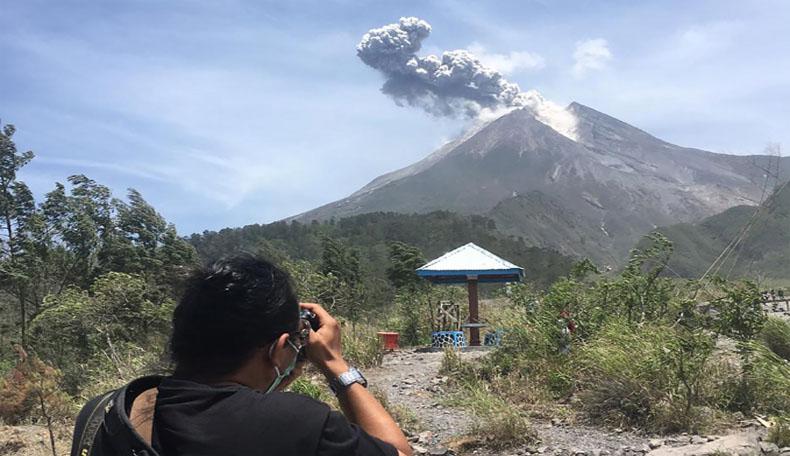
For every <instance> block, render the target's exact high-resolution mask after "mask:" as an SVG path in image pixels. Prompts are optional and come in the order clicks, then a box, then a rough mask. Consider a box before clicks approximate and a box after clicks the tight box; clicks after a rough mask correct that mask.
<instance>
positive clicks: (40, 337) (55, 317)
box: [30, 272, 173, 394]
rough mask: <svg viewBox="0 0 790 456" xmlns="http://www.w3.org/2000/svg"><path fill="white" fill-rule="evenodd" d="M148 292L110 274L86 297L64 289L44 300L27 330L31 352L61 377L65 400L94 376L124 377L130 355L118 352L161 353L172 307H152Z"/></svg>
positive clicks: (140, 283)
mask: <svg viewBox="0 0 790 456" xmlns="http://www.w3.org/2000/svg"><path fill="white" fill-rule="evenodd" d="M150 292H151V289H150V288H149V285H148V284H147V283H146V282H145V281H144V280H143V279H142V278H140V277H137V276H133V275H129V274H121V273H115V272H111V273H108V274H105V275H103V276H101V277H99V278H97V279H96V280H95V281H94V283H93V285H92V286H91V289H90V291H89V292H86V291H81V290H78V289H76V288H69V289H66V290H64V291H63V292H62V293H60V294H58V295H50V296H48V297H47V298H45V299H44V307H45V308H44V310H43V311H42V312H41V313H40V314H39V315H38V316H36V318H35V319H33V321H32V322H31V324H30V341H31V346H32V347H33V348H34V349H35V350H36V353H37V354H38V355H40V356H41V358H42V359H43V360H45V361H47V362H50V363H52V364H53V366H55V367H56V368H58V369H59V370H61V371H62V372H63V384H64V386H65V388H66V390H67V391H68V392H70V393H71V394H76V393H77V392H78V391H79V390H80V389H81V388H82V387H83V386H85V385H89V384H90V383H91V377H92V376H93V375H94V372H99V373H100V374H101V371H103V370H110V371H113V372H115V371H117V372H118V373H119V375H120V376H121V377H125V374H124V371H125V370H126V368H125V361H124V358H126V357H127V356H133V355H128V354H126V353H124V352H125V351H126V350H131V351H142V352H145V351H150V350H149V349H150V348H151V347H157V346H160V347H161V346H162V342H163V339H164V337H166V336H165V335H166V334H167V332H168V329H169V327H170V315H171V314H172V310H173V303H172V302H171V301H166V302H165V303H163V304H157V303H154V302H152V301H151V300H150V299H149V294H150ZM154 351H155V350H154ZM116 387H117V385H116Z"/></svg>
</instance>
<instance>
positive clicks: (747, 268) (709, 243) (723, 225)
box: [658, 186, 790, 279]
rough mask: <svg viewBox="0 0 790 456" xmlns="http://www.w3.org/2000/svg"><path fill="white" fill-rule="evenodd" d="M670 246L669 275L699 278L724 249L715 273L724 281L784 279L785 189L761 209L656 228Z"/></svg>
mask: <svg viewBox="0 0 790 456" xmlns="http://www.w3.org/2000/svg"><path fill="white" fill-rule="evenodd" d="M658 231H659V232H660V233H662V234H664V235H665V236H666V237H667V238H668V239H670V240H671V241H672V242H673V243H674V245H675V254H674V255H673V257H672V259H671V260H670V262H669V268H670V271H671V273H673V274H678V275H680V276H682V277H699V276H701V275H702V274H703V273H705V271H706V270H707V269H708V267H709V266H710V265H711V264H712V263H713V262H714V260H716V258H717V257H718V256H719V255H720V254H721V253H722V252H723V251H724V249H725V248H726V247H727V246H728V245H729V244H730V243H731V242H733V241H735V240H736V239H739V238H740V239H741V241H740V242H739V243H738V245H737V247H735V248H734V249H733V250H732V253H731V254H729V255H726V257H725V258H723V260H724V261H723V262H722V263H721V268H720V269H719V273H720V274H722V275H725V276H729V277H749V278H773V279H788V278H790V186H781V187H779V189H778V190H777V191H776V192H775V193H774V194H772V195H771V196H770V197H769V198H767V200H766V201H765V203H764V204H763V206H762V208H758V207H756V206H737V207H733V208H731V209H728V210H726V211H724V212H722V213H720V214H717V215H714V216H712V217H708V218H706V219H704V220H702V221H701V222H699V223H694V224H679V225H672V226H668V227H663V228H659V229H658Z"/></svg>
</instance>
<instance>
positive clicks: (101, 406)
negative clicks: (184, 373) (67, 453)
mask: <svg viewBox="0 0 790 456" xmlns="http://www.w3.org/2000/svg"><path fill="white" fill-rule="evenodd" d="M161 381H162V377H160V376H150V377H141V378H138V379H137V380H134V381H132V382H131V383H129V384H128V385H126V386H124V387H122V388H119V389H117V390H115V391H110V392H109V393H106V394H104V395H101V396H97V397H94V398H93V399H91V400H90V401H88V403H87V404H85V407H83V408H82V410H81V411H80V413H79V415H77V421H76V424H75V425H74V440H73V441H72V444H71V456H110V455H119V456H120V455H123V456H159V454H158V453H157V452H156V451H154V449H153V448H151V446H150V445H149V444H148V443H146V442H145V441H144V440H143V438H142V437H140V435H139V434H138V433H137V431H135V429H134V426H132V423H131V422H130V421H129V410H131V408H132V402H134V399H135V398H136V397H137V396H138V395H139V394H140V393H142V392H143V391H146V390H148V389H151V388H156V387H157V386H159V383H160V382H161Z"/></svg>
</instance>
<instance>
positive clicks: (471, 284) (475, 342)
mask: <svg viewBox="0 0 790 456" xmlns="http://www.w3.org/2000/svg"><path fill="white" fill-rule="evenodd" d="M466 284H467V289H468V291H469V323H470V326H469V345H471V346H472V347H479V346H480V328H479V327H477V326H475V325H476V324H477V323H480V317H479V314H478V308H477V276H468V277H467V281H466Z"/></svg>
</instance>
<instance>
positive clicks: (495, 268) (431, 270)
mask: <svg viewBox="0 0 790 456" xmlns="http://www.w3.org/2000/svg"><path fill="white" fill-rule="evenodd" d="M417 275H418V276H420V277H422V278H424V279H426V280H429V281H431V282H432V283H436V284H459V283H466V284H467V289H468V291H469V322H468V323H467V324H465V325H464V326H465V327H467V328H469V339H470V340H469V345H471V346H479V345H480V328H481V327H483V326H485V325H483V324H481V323H480V319H479V315H478V292H477V284H478V283H496V282H520V281H521V280H522V279H523V278H524V269H523V268H520V267H518V266H516V265H515V264H513V263H511V262H509V261H506V260H503V259H502V258H499V257H498V256H496V255H494V254H493V253H491V252H489V251H488V250H486V249H484V248H482V247H479V246H477V245H475V244H473V243H471V242H470V243H468V244H466V245H463V246H461V247H458V248H457V249H455V250H453V251H451V252H447V253H445V254H444V255H442V256H440V257H439V258H437V259H435V260H433V261H430V262H428V264H426V265H425V266H422V267H420V268H418V269H417Z"/></svg>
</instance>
